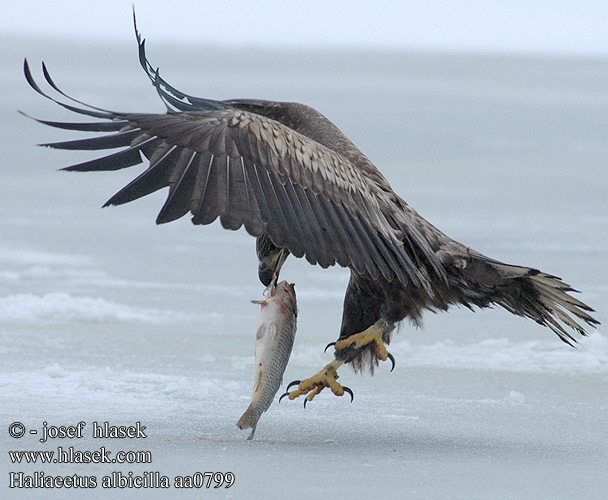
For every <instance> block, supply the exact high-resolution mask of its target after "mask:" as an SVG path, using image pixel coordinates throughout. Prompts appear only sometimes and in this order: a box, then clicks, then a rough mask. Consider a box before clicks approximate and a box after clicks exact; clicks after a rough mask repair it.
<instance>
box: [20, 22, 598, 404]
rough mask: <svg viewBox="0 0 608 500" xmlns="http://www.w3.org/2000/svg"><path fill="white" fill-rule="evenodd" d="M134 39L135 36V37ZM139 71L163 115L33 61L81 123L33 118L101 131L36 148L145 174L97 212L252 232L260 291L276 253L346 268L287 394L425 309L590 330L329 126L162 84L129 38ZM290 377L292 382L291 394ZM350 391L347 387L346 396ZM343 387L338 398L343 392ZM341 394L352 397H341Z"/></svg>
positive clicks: (305, 115) (364, 356)
mask: <svg viewBox="0 0 608 500" xmlns="http://www.w3.org/2000/svg"><path fill="white" fill-rule="evenodd" d="M136 32H137V30H136ZM137 40H138V43H139V57H140V62H141V65H142V66H143V68H144V70H145V71H146V73H147V74H148V76H149V77H150V79H151V80H152V83H153V84H154V87H155V88H156V90H157V91H158V93H159V95H160V97H161V98H162V99H163V101H164V102H165V104H166V105H167V108H168V112H167V113H166V114H145V113H141V114H138V113H118V112H113V111H106V110H103V109H100V108H96V107H92V106H89V105H86V104H84V103H82V102H80V101H76V100H75V99H72V98H70V97H69V96H67V95H66V94H64V93H63V92H62V91H61V90H60V89H59V88H58V87H57V85H56V84H55V83H54V82H53V80H52V79H51V77H50V75H49V73H48V71H47V69H46V67H45V66H44V64H43V74H44V78H45V79H46V82H47V83H48V84H49V85H50V87H52V89H53V90H54V91H56V92H58V93H59V94H60V96H61V97H64V98H68V99H70V100H71V101H72V102H74V103H76V105H74V104H69V103H68V102H65V101H61V100H60V99H61V97H58V98H57V99H55V98H52V97H50V96H49V95H48V94H46V93H44V92H43V90H42V89H41V88H40V87H39V86H38V84H37V83H35V81H34V79H33V77H32V74H31V72H30V69H29V67H28V64H27V61H26V62H25V65H24V69H25V76H26V78H27V81H28V82H29V84H30V85H31V86H32V87H33V88H34V90H36V91H37V92H38V93H40V94H41V95H43V96H45V97H47V98H49V99H51V100H53V101H55V102H56V103H57V104H59V105H61V106H63V107H64V108H67V109H68V110H70V111H74V112H76V113H79V114H82V115H88V116H91V117H94V118H96V119H98V120H97V121H94V122H92V123H63V122H50V121H45V120H38V121H39V122H41V123H44V124H46V125H50V126H53V127H58V128H62V129H67V130H77V131H84V132H107V133H109V135H102V136H99V137H94V138H88V139H80V140H74V141H67V142H58V143H52V144H45V146H50V147H53V148H58V149H72V150H98V149H110V148H121V149H120V151H118V152H116V153H114V154H111V155H109V156H104V157H102V158H97V159H94V160H91V161H87V162H84V163H80V164H78V165H73V166H71V167H67V168H66V169H65V170H71V171H79V172H87V171H106V170H119V169H123V168H127V167H131V166H133V165H137V164H139V163H142V155H143V157H145V158H146V159H147V160H148V162H149V166H148V168H147V170H145V171H144V172H143V173H142V174H141V175H139V176H138V177H137V178H135V179H134V180H133V181H132V182H131V183H130V184H128V185H127V186H125V187H124V188H123V189H121V190H120V191H119V192H118V193H116V194H115V195H114V196H112V198H110V199H109V200H108V201H107V203H106V204H105V205H104V206H107V205H120V204H123V203H127V202H130V201H133V200H136V199H138V198H140V197H142V196H145V195H147V194H150V193H152V192H154V191H157V190H159V189H161V188H164V187H169V195H168V197H167V201H166V202H165V204H164V206H163V207H162V209H161V211H160V213H159V214H158V217H157V219H156V222H157V223H158V224H162V223H165V222H170V221H172V220H175V219H177V218H180V217H182V216H183V215H185V214H186V213H188V212H190V213H191V214H192V222H194V224H210V223H211V222H213V221H214V220H215V219H217V217H219V218H220V221H221V223H222V226H223V227H225V228H226V229H231V230H236V229H239V228H240V227H241V226H243V225H244V226H245V229H246V230H247V232H248V233H249V234H251V235H252V236H255V237H256V238H257V253H258V258H259V262H260V267H259V277H260V280H261V281H262V283H263V284H264V285H268V283H269V282H270V281H271V279H272V277H273V275H275V274H276V275H277V276H278V274H279V271H280V269H281V266H282V264H283V262H284V261H285V259H286V258H287V256H288V255H289V254H292V255H294V256H296V257H305V258H306V260H308V262H310V263H311V264H319V265H320V266H321V267H323V268H327V267H329V266H332V265H334V264H339V265H340V266H344V267H348V268H349V269H350V271H351V276H350V282H349V284H348V288H347V290H346V296H345V299H344V312H343V319H342V326H341V329H340V335H339V338H338V340H337V341H336V342H335V344H334V349H335V351H334V356H335V359H334V360H333V361H332V362H331V363H329V364H328V365H326V366H325V367H323V368H322V369H321V370H320V371H319V372H318V373H317V374H315V375H313V376H312V377H310V378H308V379H306V380H303V381H302V382H299V381H298V382H297V385H298V387H297V388H296V389H295V390H293V391H291V392H288V393H286V395H288V396H289V398H290V399H294V398H296V397H298V396H301V395H306V400H308V401H310V400H312V398H313V397H314V396H315V395H316V394H318V393H319V392H320V391H321V390H322V389H323V388H325V387H329V388H330V389H331V390H332V391H333V392H334V394H336V395H343V394H344V389H345V388H344V387H342V386H341V385H340V384H339V383H338V382H337V381H336V379H337V378H338V375H337V369H338V367H339V366H341V365H342V364H343V363H350V364H351V365H352V366H353V367H354V368H355V369H362V368H373V367H374V366H375V365H376V364H377V363H378V362H379V360H383V361H384V360H386V359H388V358H390V359H391V361H393V359H392V356H391V355H390V354H389V353H388V352H387V350H386V347H385V344H388V343H389V342H390V337H391V333H392V331H393V330H394V327H395V324H396V323H398V322H399V321H402V320H403V319H405V318H409V319H410V320H412V321H413V322H414V323H419V322H420V320H421V316H422V313H423V311H424V310H425V309H430V310H435V311H437V310H447V309H448V308H449V307H450V305H452V304H462V305H465V306H467V307H469V308H472V307H473V306H478V307H488V306H491V305H494V304H497V305H499V306H502V307H503V308H505V309H507V310H508V311H510V312H512V313H513V314H517V315H519V316H525V317H528V318H531V319H533V320H534V321H536V322H537V323H539V324H541V325H544V326H548V327H549V328H551V329H552V330H553V331H554V332H555V333H556V334H557V335H558V336H559V338H560V339H561V340H563V341H564V342H566V343H567V344H570V345H572V344H573V343H575V342H576V340H575V338H574V337H573V334H574V332H577V333H579V334H581V335H585V334H586V333H585V329H584V327H583V326H582V325H581V323H586V324H587V325H590V326H594V325H596V324H598V322H597V321H596V320H595V319H594V318H593V317H591V316H590V315H589V314H588V313H589V312H592V311H593V310H592V309H591V308H590V307H588V306H587V305H586V304H584V303H583V302H581V301H579V300H577V299H576V298H574V297H573V296H572V295H570V292H573V291H574V290H573V289H572V288H571V287H570V286H569V285H568V284H566V283H564V282H563V281H561V279H560V278H557V277H555V276H552V275H550V274H546V273H544V272H542V271H539V270H537V269H530V268H528V267H521V266H515V265H510V264H505V263H503V262H499V261H497V260H494V259H491V258H489V257H486V256H485V255H482V254H481V253H479V252H476V251H475V250H473V249H471V248H469V247H467V246H465V245H462V244H461V243H458V242H457V241H454V240H452V239H451V238H449V237H448V236H446V235H445V234H443V233H442V232H441V231H439V230H438V229H437V228H435V227H434V226H433V225H431V224H430V223H429V222H427V221H426V220H425V219H423V218H422V217H421V216H420V215H418V213H417V212H416V211H415V210H413V209H412V208H411V207H410V206H408V204H407V203H406V202H405V201H403V200H402V199H401V198H400V197H399V196H398V195H397V194H396V193H395V192H394V191H393V190H392V188H391V186H390V185H389V184H388V182H387V181H386V179H385V178H384V177H383V176H382V174H381V173H380V172H379V171H378V169H377V168H376V167H375V166H374V165H373V164H372V163H371V162H370V160H369V159H368V158H367V157H366V156H365V155H364V154H363V153H361V151H359V149H357V147H356V146H355V145H354V144H353V143H352V142H351V141H350V140H349V139H348V138H347V137H345V136H344V135H343V134H342V132H341V131H340V130H339V129H338V128H337V127H336V126H335V125H334V124H333V123H331V122H330V121H329V120H328V119H327V118H325V117H324V116H323V115H322V114H321V113H319V112H318V111H316V110H314V109H312V108H310V107H308V106H305V105H303V104H297V103H290V102H273V101H265V100H257V99H233V100H226V101H214V100H210V99H203V98H197V97H192V96H189V95H186V94H184V93H182V92H180V91H178V90H177V89H175V88H173V87H172V86H171V85H169V84H168V83H167V82H166V81H165V80H164V79H163V78H161V77H160V75H159V73H158V71H155V70H154V69H153V68H152V66H151V65H150V63H149V62H148V60H147V58H146V55H145V50H144V41H143V40H142V39H141V37H140V36H139V34H138V33H137ZM294 384H296V383H292V384H290V386H289V387H288V391H289V388H290V387H291V386H292V385H294ZM347 390H348V389H347ZM349 392H350V391H349ZM351 396H352V393H351Z"/></svg>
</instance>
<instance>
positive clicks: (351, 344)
mask: <svg viewBox="0 0 608 500" xmlns="http://www.w3.org/2000/svg"><path fill="white" fill-rule="evenodd" d="M383 334H384V330H382V328H381V327H380V326H378V325H377V324H373V325H372V326H370V327H369V328H368V329H367V330H364V331H362V332H360V333H355V334H353V335H351V336H350V337H347V338H345V339H342V340H338V342H336V343H335V346H334V347H335V349H336V355H339V351H343V350H355V349H356V350H360V349H363V348H364V347H366V346H368V345H370V344H374V346H375V348H376V356H378V359H379V360H380V361H386V360H387V359H390V360H391V364H392V366H391V371H393V370H394V369H395V358H394V357H393V355H392V354H391V353H390V352H388V351H387V350H386V346H385V345H384V341H383V340H382V336H383Z"/></svg>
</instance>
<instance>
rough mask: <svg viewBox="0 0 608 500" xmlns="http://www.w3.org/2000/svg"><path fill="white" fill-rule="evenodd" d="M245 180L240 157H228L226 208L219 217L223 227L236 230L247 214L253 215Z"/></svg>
mask: <svg viewBox="0 0 608 500" xmlns="http://www.w3.org/2000/svg"><path fill="white" fill-rule="evenodd" d="M245 182H246V181H245V172H244V171H243V164H242V160H241V158H237V159H231V158H228V185H227V186H228V194H227V197H228V209H227V211H226V213H225V214H223V215H222V216H221V217H220V221H221V223H222V227H224V228H225V229H230V230H236V229H238V228H240V227H241V225H242V224H243V222H244V221H245V220H246V219H247V218H248V217H249V216H253V213H252V212H253V208H252V207H251V205H250V202H249V197H248V194H247V184H246V183H245Z"/></svg>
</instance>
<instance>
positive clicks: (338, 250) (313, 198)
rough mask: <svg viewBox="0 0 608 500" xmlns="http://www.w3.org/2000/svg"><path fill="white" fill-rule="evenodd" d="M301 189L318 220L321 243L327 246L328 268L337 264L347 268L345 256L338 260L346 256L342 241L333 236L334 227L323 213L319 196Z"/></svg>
mask: <svg viewBox="0 0 608 500" xmlns="http://www.w3.org/2000/svg"><path fill="white" fill-rule="evenodd" d="M301 189H302V193H303V194H304V196H305V197H306V200H307V201H308V203H309V205H310V208H311V210H312V211H313V213H314V214H315V217H316V219H317V223H318V229H319V233H320V234H321V241H323V243H324V245H325V249H326V250H325V252H326V254H327V258H328V261H327V266H328V267H329V266H332V265H334V264H335V263H336V262H338V263H339V264H340V265H342V266H345V265H346V262H347V260H346V257H345V256H344V257H343V258H342V259H340V258H338V255H344V249H343V248H342V247H341V244H340V239H339V238H337V237H335V236H334V235H333V233H332V230H331V227H332V226H331V224H330V223H329V221H328V220H327V217H326V216H325V213H324V212H323V208H322V207H321V205H320V204H319V201H318V200H317V195H315V194H314V193H313V191H312V190H311V189H306V188H301Z"/></svg>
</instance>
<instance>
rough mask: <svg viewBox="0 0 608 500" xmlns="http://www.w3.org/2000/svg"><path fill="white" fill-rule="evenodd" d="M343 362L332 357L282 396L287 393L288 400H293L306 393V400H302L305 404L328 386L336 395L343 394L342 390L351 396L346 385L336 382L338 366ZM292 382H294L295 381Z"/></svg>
mask: <svg viewBox="0 0 608 500" xmlns="http://www.w3.org/2000/svg"><path fill="white" fill-rule="evenodd" d="M343 363H344V362H343V361H339V360H337V359H334V360H333V361H332V362H331V363H329V364H327V365H325V366H324V367H323V368H322V369H321V370H319V371H318V372H317V373H315V374H314V375H313V376H312V377H310V378H307V379H306V380H302V381H301V382H300V383H299V384H298V388H297V389H296V390H295V391H291V392H288V393H286V394H284V396H285V395H287V396H288V397H289V399H290V400H294V399H296V398H297V397H299V396H303V395H305V394H306V395H307V396H306V400H305V401H304V403H305V404H306V403H307V402H308V401H312V400H313V399H314V398H315V396H316V395H317V394H319V393H320V392H321V391H322V390H323V389H325V388H326V387H329V388H330V389H331V392H333V393H334V394H335V395H336V396H344V392H348V393H349V394H350V395H351V398H352V391H351V390H350V389H349V388H348V387H346V388H345V387H342V385H340V384H339V383H338V382H336V380H337V379H338V368H339V367H340V366H341V365H342V364H343ZM293 383H294V384H295V382H293ZM290 385H291V384H290ZM288 389H289V388H288Z"/></svg>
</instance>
